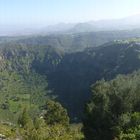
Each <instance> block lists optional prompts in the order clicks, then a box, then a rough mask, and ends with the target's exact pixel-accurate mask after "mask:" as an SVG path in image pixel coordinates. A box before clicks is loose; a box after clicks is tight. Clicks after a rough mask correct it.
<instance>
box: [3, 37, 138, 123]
mask: <svg viewBox="0 0 140 140" xmlns="http://www.w3.org/2000/svg"><path fill="white" fill-rule="evenodd" d="M138 42H139V39H135V40H133V39H132V40H129V41H114V42H110V43H106V44H104V45H102V46H100V47H95V48H88V49H85V50H84V51H81V52H74V53H64V52H63V51H62V50H61V49H59V48H57V47H52V46H46V45H39V44H38V45H37V44H36V43H35V44H36V45H35V44H34V43H31V42H29V44H28V43H27V42H26V43H27V44H26V43H21V42H15V41H10V42H7V43H4V44H1V47H0V64H1V67H0V69H1V72H4V71H5V70H6V71H8V72H16V73H17V74H18V75H20V76H23V77H24V76H25V77H27V76H26V75H28V74H30V73H35V74H37V75H39V76H43V77H46V76H47V81H48V85H49V89H51V90H52V91H53V94H52V95H56V96H57V99H58V100H59V101H61V103H62V104H63V105H64V107H66V108H67V109H68V111H69V114H70V116H71V118H72V119H73V120H77V117H78V119H79V118H81V115H82V109H83V106H84V103H85V102H86V101H87V99H88V98H89V96H90V94H89V92H90V85H91V84H92V83H94V82H96V81H97V80H100V79H102V78H105V79H112V78H113V77H115V76H116V75H117V74H127V73H131V72H133V71H135V70H138V69H139V68H140V44H139V43H138ZM38 43H39V42H38ZM27 79H28V78H27ZM27 79H26V80H27Z"/></svg>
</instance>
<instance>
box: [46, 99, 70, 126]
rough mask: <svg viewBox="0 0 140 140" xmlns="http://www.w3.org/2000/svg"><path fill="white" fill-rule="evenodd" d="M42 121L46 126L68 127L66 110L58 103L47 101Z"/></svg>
mask: <svg viewBox="0 0 140 140" xmlns="http://www.w3.org/2000/svg"><path fill="white" fill-rule="evenodd" d="M45 111H46V112H45V114H44V119H45V121H46V123H47V124H48V125H55V124H61V125H63V126H68V125H69V117H68V114H67V111H66V109H64V108H63V107H62V105H61V104H60V103H58V102H55V101H52V100H47V102H46V105H45Z"/></svg>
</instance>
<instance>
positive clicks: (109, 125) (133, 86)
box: [83, 72, 140, 140]
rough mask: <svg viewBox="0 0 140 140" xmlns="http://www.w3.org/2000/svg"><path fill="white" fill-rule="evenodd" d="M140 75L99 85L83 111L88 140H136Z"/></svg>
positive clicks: (139, 121)
mask: <svg viewBox="0 0 140 140" xmlns="http://www.w3.org/2000/svg"><path fill="white" fill-rule="evenodd" d="M139 88H140V72H137V73H134V74H131V75H128V76H118V77H117V78H115V79H114V80H111V81H107V82H106V81H104V80H102V81H98V82H96V83H95V84H94V85H93V86H92V97H91V100H90V102H89V103H88V104H87V106H86V109H85V118H84V127H83V131H84V134H85V136H86V139H87V140H101V139H102V140H114V139H115V140H139V138H140V135H139V134H140V133H139V132H140V106H139V105H140V90H139Z"/></svg>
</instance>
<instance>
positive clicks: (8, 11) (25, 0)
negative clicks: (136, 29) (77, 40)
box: [0, 0, 140, 27]
mask: <svg viewBox="0 0 140 140" xmlns="http://www.w3.org/2000/svg"><path fill="white" fill-rule="evenodd" d="M139 5H140V1H139V0H133V1H132V0H123V1H122V0H117V1H116V0H108V1H106V0H101V1H99V0H92V1H91V0H76V1H75V0H41V1H40V0H20V1H19V0H12V1H11V0H1V1H0V25H1V26H2V25H3V26H5V25H7V26H10V25H16V26H32V27H33V26H36V25H39V26H46V25H52V24H58V23H62V22H64V23H78V22H87V21H94V20H104V19H120V18H124V17H128V16H132V15H136V14H140V9H139Z"/></svg>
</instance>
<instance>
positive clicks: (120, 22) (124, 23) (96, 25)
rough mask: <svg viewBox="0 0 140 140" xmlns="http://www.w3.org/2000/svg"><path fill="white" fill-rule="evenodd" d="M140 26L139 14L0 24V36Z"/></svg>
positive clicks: (126, 28) (135, 27)
mask: <svg viewBox="0 0 140 140" xmlns="http://www.w3.org/2000/svg"><path fill="white" fill-rule="evenodd" d="M137 28H140V14H138V15H133V16H129V17H125V18H122V19H113V20H111V19H109V20H98V21H89V22H83V23H59V24H56V25H50V26H46V27H39V26H33V27H27V26H16V25H13V26H10V25H9V26H8V25H3V26H2V25H1V26H0V36H17V35H35V34H38V35H42V34H45V35H46V34H52V33H79V32H93V31H112V30H132V29H137Z"/></svg>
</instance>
